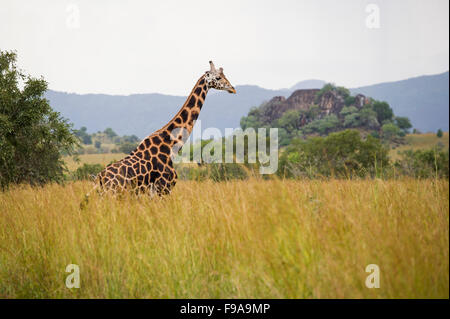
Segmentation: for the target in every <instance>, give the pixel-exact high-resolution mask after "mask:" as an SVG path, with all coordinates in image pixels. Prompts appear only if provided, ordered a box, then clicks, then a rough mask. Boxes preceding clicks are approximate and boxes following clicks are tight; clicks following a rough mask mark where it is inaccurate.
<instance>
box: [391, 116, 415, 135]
mask: <svg viewBox="0 0 450 319" xmlns="http://www.w3.org/2000/svg"><path fill="white" fill-rule="evenodd" d="M395 124H396V125H397V126H398V127H399V128H400V129H401V130H402V131H403V132H404V133H405V134H406V133H409V129H410V128H412V124H411V121H410V120H409V118H407V117H402V116H396V117H395Z"/></svg>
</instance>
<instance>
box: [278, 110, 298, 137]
mask: <svg viewBox="0 0 450 319" xmlns="http://www.w3.org/2000/svg"><path fill="white" fill-rule="evenodd" d="M301 119H302V114H301V111H300V110H289V111H287V112H284V113H283V115H282V116H281V117H280V118H279V119H278V126H279V127H280V128H284V129H285V130H286V132H287V133H288V134H292V133H294V132H295V131H297V130H298V129H299V128H300V126H301Z"/></svg>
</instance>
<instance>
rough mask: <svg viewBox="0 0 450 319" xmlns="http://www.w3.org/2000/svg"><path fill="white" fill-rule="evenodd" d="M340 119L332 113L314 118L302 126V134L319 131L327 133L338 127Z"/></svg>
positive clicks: (322, 133)
mask: <svg viewBox="0 0 450 319" xmlns="http://www.w3.org/2000/svg"><path fill="white" fill-rule="evenodd" d="M339 124H340V121H339V119H338V117H337V116H336V115H334V114H330V115H327V116H325V117H323V118H321V119H317V120H314V121H312V122H310V123H308V124H307V125H305V126H304V127H303V128H302V132H303V133H304V134H311V133H316V132H317V133H319V134H321V135H324V134H328V133H330V132H332V131H334V130H336V129H337V128H338V127H339Z"/></svg>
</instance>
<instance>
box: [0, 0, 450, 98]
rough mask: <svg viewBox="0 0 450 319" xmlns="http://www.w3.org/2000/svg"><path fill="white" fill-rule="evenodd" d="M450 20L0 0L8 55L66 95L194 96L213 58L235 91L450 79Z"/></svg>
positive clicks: (428, 8) (320, 1)
mask: <svg viewBox="0 0 450 319" xmlns="http://www.w3.org/2000/svg"><path fill="white" fill-rule="evenodd" d="M371 4H374V5H371ZM448 11H449V1H448V0H429V1H426V0H420V1H414V0H406V1H400V0H396V1H391V0H386V1H375V0H372V1H363V0H345V1H335V0H310V1H305V0H303V1H301V0H293V1H284V0H272V1H245V0H239V1H233V0H226V1H214V2H213V1H195V0H194V1H193V0H190V1H179V2H175V1H155V2H153V1H111V0H104V1H93V0H90V1H61V0H53V1H31V0H30V1H17V0H11V1H8V0H1V2H0V49H2V50H5V49H8V50H10V49H14V50H16V51H17V53H18V55H19V65H20V67H21V68H23V69H24V70H25V71H26V72H28V73H30V74H31V75H33V76H41V75H42V76H43V77H44V78H45V79H46V80H47V81H48V82H49V86H50V88H51V89H54V90H60V91H66V92H76V93H108V94H131V93H151V92H159V93H165V94H176V95H187V94H188V93H189V92H190V90H191V88H192V86H193V85H194V82H195V81H196V80H197V79H198V77H200V76H201V75H202V73H203V72H204V71H205V70H207V69H208V61H209V60H210V59H212V60H214V62H215V63H216V66H223V68H224V72H225V74H226V75H227V77H228V79H229V80H230V81H231V83H233V84H234V85H240V84H255V85H259V86H262V87H265V88H271V89H278V88H284V87H290V86H292V85H294V84H295V83H296V82H298V81H301V80H306V79H321V80H325V81H330V82H334V83H336V84H338V85H344V86H347V87H356V86H362V85H368V84H374V83H379V82H385V81H395V80H401V79H405V78H408V77H413V76H418V75H423V74H435V73H441V72H444V71H447V70H448V69H449V64H448V63H449V62H448V61H449V14H448Z"/></svg>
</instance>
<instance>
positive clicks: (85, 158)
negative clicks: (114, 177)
mask: <svg viewBox="0 0 450 319" xmlns="http://www.w3.org/2000/svg"><path fill="white" fill-rule="evenodd" d="M125 156H126V154H123V153H106V154H82V155H78V158H79V160H80V161H79V162H75V161H74V158H73V156H70V157H69V156H67V157H65V158H64V161H65V162H66V165H67V169H68V170H69V171H74V170H76V169H77V168H78V167H80V166H81V165H83V164H84V163H87V164H101V165H104V166H106V165H108V164H109V163H110V162H112V161H117V160H120V159H122V158H123V157H125Z"/></svg>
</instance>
